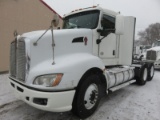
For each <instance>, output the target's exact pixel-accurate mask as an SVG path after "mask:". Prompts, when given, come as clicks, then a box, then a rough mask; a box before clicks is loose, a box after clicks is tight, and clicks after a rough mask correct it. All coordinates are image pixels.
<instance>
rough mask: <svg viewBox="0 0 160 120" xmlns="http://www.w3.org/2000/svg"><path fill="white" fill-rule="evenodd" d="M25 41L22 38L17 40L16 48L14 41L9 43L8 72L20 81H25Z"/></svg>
mask: <svg viewBox="0 0 160 120" xmlns="http://www.w3.org/2000/svg"><path fill="white" fill-rule="evenodd" d="M25 53H26V51H25V42H24V40H23V39H21V40H19V41H18V45H17V48H16V42H13V43H12V44H11V55H10V74H11V76H12V77H15V78H16V79H18V80H20V81H25V71H26V57H25Z"/></svg>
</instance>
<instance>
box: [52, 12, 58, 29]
mask: <svg viewBox="0 0 160 120" xmlns="http://www.w3.org/2000/svg"><path fill="white" fill-rule="evenodd" d="M58 24H59V15H57V14H55V15H54V17H53V26H54V27H57V26H58Z"/></svg>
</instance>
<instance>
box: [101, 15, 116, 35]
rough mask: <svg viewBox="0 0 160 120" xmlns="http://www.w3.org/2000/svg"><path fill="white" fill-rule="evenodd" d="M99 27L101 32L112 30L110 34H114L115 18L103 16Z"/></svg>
mask: <svg viewBox="0 0 160 120" xmlns="http://www.w3.org/2000/svg"><path fill="white" fill-rule="evenodd" d="M101 25H102V28H103V30H113V31H112V33H115V18H114V17H111V16H108V15H103V18H102V21H101Z"/></svg>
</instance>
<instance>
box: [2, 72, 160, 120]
mask: <svg viewBox="0 0 160 120" xmlns="http://www.w3.org/2000/svg"><path fill="white" fill-rule="evenodd" d="M0 120H79V118H77V117H76V116H74V115H73V114H72V113H71V112H65V113H51V112H46V111H41V110H38V109H36V108H33V107H30V106H29V105H27V104H26V103H24V102H22V101H19V100H18V99H16V98H15V96H14V94H13V92H12V88H11V87H10V85H9V83H8V74H4V75H0ZM87 120H160V71H156V72H155V76H154V78H153V80H152V81H150V82H147V83H146V85H144V86H139V85H137V84H132V85H130V86H127V87H125V88H122V89H120V90H118V91H116V92H114V93H111V94H109V95H107V96H105V97H104V98H102V100H101V102H100V105H99V107H98V109H97V111H96V112H95V113H94V114H93V115H92V116H91V117H89V118H87Z"/></svg>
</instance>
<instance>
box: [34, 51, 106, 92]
mask: <svg viewBox="0 0 160 120" xmlns="http://www.w3.org/2000/svg"><path fill="white" fill-rule="evenodd" d="M48 63H50V61H45V62H44V63H41V64H39V65H37V67H36V68H34V70H32V72H31V73H32V76H33V75H35V74H34V73H38V74H40V75H43V74H54V73H63V74H64V75H63V77H62V80H61V82H60V84H59V85H58V86H56V87H54V88H50V89H52V90H53V89H54V90H67V89H74V88H75V87H76V86H77V85H78V83H79V81H80V79H81V77H82V76H83V75H84V73H85V72H86V71H87V70H89V69H91V68H99V69H102V70H103V69H104V68H105V66H104V64H103V62H102V61H101V59H99V58H98V57H96V56H93V55H91V54H89V53H78V54H71V55H67V56H60V57H58V58H55V65H53V66H52V65H48ZM45 64H46V65H45ZM42 68H43V69H42ZM35 71H36V72H35ZM35 77H36V76H35ZM44 89H46V88H44Z"/></svg>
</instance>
